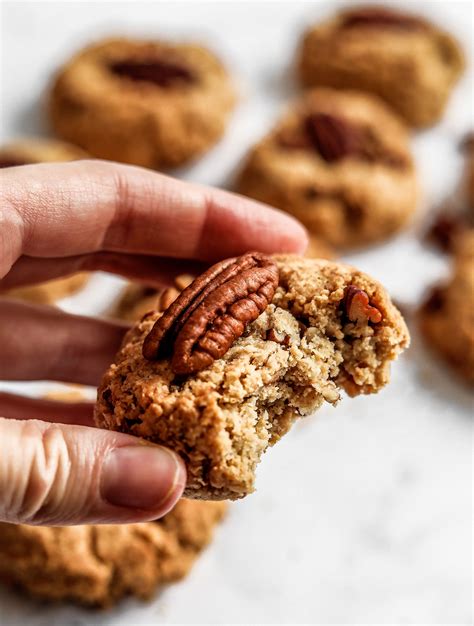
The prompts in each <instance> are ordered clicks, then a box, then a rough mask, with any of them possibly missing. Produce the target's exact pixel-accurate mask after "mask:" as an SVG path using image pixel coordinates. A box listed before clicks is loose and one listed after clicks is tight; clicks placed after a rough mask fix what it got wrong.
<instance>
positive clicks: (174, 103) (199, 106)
mask: <svg viewBox="0 0 474 626" xmlns="http://www.w3.org/2000/svg"><path fill="white" fill-rule="evenodd" d="M234 103H235V93H234V88H233V85H232V82H231V80H230V78H229V75H228V74H227V71H226V69H225V68H224V66H223V65H222V63H221V62H220V61H219V59H218V58H217V57H216V56H215V55H214V54H212V53H211V52H210V51H209V50H207V49H206V48H204V47H202V46H198V45H194V44H187V43H183V44H171V43H166V42H163V41H139V40H131V39H106V40H104V41H101V42H98V43H96V44H93V45H91V46H89V47H87V48H85V49H84V50H82V51H80V52H79V53H78V54H76V55H75V56H74V57H73V58H72V59H71V60H70V61H69V62H68V63H67V64H66V65H65V66H64V67H63V68H62V69H61V70H60V72H59V74H58V76H57V78H56V81H55V83H54V86H53V89H52V92H51V95H50V117H51V122H52V125H53V127H54V130H55V131H56V132H57V134H58V135H59V136H61V137H63V138H64V139H67V140H68V141H72V142H74V143H75V144H77V145H78V146H81V147H83V148H85V149H86V150H87V151H88V152H90V154H92V155H94V156H97V157H100V158H102V159H109V160H113V161H121V162H124V163H132V164H135V165H142V166H144V167H150V168H156V169H159V168H163V167H176V166H178V165H181V164H183V163H185V162H186V161H189V160H190V159H193V158H195V157H197V156H199V155H200V154H202V153H203V152H205V151H206V150H208V149H209V148H210V147H211V146H212V145H213V144H214V143H216V141H217V140H218V139H220V137H221V136H222V135H223V134H224V131H225V128H226V125H227V121H228V118H229V115H230V113H231V111H232V109H233V106H234Z"/></svg>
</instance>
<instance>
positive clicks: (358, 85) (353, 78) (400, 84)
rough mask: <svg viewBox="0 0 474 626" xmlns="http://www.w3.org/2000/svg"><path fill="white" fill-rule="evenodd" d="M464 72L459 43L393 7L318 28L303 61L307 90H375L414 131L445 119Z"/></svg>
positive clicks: (345, 14) (348, 13)
mask: <svg viewBox="0 0 474 626" xmlns="http://www.w3.org/2000/svg"><path fill="white" fill-rule="evenodd" d="M463 69H464V57H463V53H462V50H461V48H460V46H459V44H458V43H457V42H456V40H455V39H454V38H453V37H452V36H451V35H449V34H448V33H446V32H444V31H442V30H441V29H439V28H437V27H436V26H434V25H433V24H431V23H429V22H428V21H426V20H425V19H422V18H420V17H417V16H414V15H411V14H406V13H403V12H399V11H396V10H393V9H391V8H388V7H379V6H372V7H370V6H369V7H366V6H362V7H355V8H349V9H347V10H344V11H342V12H340V13H339V14H337V15H336V16H335V17H333V18H331V19H330V20H327V21H325V22H322V23H321V24H317V25H316V26H314V27H313V28H311V29H310V30H309V31H308V32H307V33H306V34H305V36H304V39H303V42H302V45H301V49H300V52H299V59H298V71H299V76H300V79H301V81H302V83H303V84H304V85H307V86H316V85H328V86H331V87H341V88H348V87H349V88H355V89H363V90H365V91H370V92H372V93H375V94H377V95H379V96H380V97H382V98H383V99H384V100H386V101H387V102H388V103H390V104H391V105H392V106H393V107H394V109H395V110H396V111H398V113H399V114H400V115H401V116H403V117H404V118H405V120H406V121H407V122H408V123H409V124H410V125H412V126H429V125H431V124H434V123H435V122H436V121H437V120H438V119H439V118H440V117H441V115H442V114H443V111H444V108H445V106H446V102H447V100H448V97H449V94H450V92H451V90H452V88H453V86H454V84H455V83H456V81H457V80H458V78H459V76H460V75H461V73H462V71H463Z"/></svg>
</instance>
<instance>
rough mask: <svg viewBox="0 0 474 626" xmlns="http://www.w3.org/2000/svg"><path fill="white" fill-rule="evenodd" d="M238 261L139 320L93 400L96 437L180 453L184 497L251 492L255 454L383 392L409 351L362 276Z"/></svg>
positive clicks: (291, 262) (313, 266) (397, 323)
mask: <svg viewBox="0 0 474 626" xmlns="http://www.w3.org/2000/svg"><path fill="white" fill-rule="evenodd" d="M244 256H245V257H246V259H245V262H242V257H241V258H240V259H238V260H235V259H231V260H228V261H227V262H225V263H224V264H223V263H219V264H217V265H216V266H214V267H213V268H211V269H210V270H208V272H207V273H205V275H204V277H203V276H201V277H199V278H198V279H197V281H195V282H194V283H192V284H191V285H190V286H189V287H188V288H187V289H185V290H184V291H182V292H181V294H180V295H179V296H178V298H177V299H176V300H175V301H174V303H173V304H172V305H171V306H170V307H169V309H167V311H165V312H164V313H163V312H158V311H156V312H153V313H148V314H147V315H145V316H144V318H143V319H142V320H141V322H139V323H138V324H136V325H135V327H134V328H132V329H131V330H130V331H129V332H128V334H127V336H126V337H125V339H124V342H123V345H122V348H121V350H120V351H119V352H118V354H117V356H116V359H115V363H113V364H112V365H111V366H110V368H109V369H108V371H107V372H106V374H105V376H104V378H103V380H102V383H101V385H100V388H99V390H98V400H97V406H96V412H95V421H96V424H97V426H99V427H102V428H108V429H112V430H117V431H122V432H127V433H131V434H134V435H137V436H140V437H144V438H147V439H149V440H151V441H154V442H156V443H161V444H163V445H166V446H168V447H170V448H171V449H173V450H175V451H176V452H177V453H179V454H180V455H181V457H182V458H183V459H184V461H185V463H186V466H187V473H188V481H187V485H186V489H185V495H186V496H187V497H189V498H201V499H209V500H222V499H237V498H241V497H244V496H245V495H247V494H249V493H251V492H252V491H253V490H254V482H255V471H256V467H257V464H258V463H259V461H260V459H261V456H262V454H263V453H264V452H265V451H266V450H267V448H268V447H269V446H271V445H273V444H274V443H276V442H277V441H278V440H279V439H280V438H281V437H282V436H283V435H284V434H285V433H286V432H287V431H288V430H289V429H290V427H291V425H292V424H293V423H294V421H295V420H297V419H299V418H302V417H304V416H306V415H310V414H311V413H313V412H314V411H315V410H316V409H317V408H319V407H320V406H321V405H322V404H323V403H324V402H329V403H331V404H336V403H337V402H338V400H339V398H340V395H341V392H342V391H346V393H348V394H349V395H350V396H356V395H358V394H370V393H376V392H377V391H379V390H380V389H381V388H382V387H383V386H384V385H385V384H386V383H387V382H388V380H389V369H390V363H391V361H392V360H393V359H395V358H396V357H397V356H398V355H399V354H400V353H401V352H402V351H403V349H404V348H406V347H407V345H408V343H409V336H408V332H407V329H406V326H405V323H404V321H403V319H402V317H401V315H400V313H399V312H398V310H397V309H396V308H395V307H394V305H393V304H392V303H391V301H390V299H389V297H388V296H387V294H386V292H385V290H384V289H383V287H382V286H381V285H380V284H378V283H377V282H376V281H374V280H373V279H371V278H370V277H369V276H367V275H366V274H363V273H362V272H359V271H358V270H356V269H354V268H352V267H349V266H346V265H343V264H341V263H335V262H330V261H323V260H314V259H305V258H302V257H297V256H278V257H274V258H268V257H263V255H258V254H250V255H244ZM249 256H250V257H251V259H250V262H249V259H248V257H249ZM273 264H274V267H273V266H272V265H273ZM275 269H276V277H277V280H276V282H275V281H274V277H275V274H274V272H275ZM240 278H241V280H240ZM272 292H273V293H272ZM161 320H163V321H161ZM144 354H145V356H144Z"/></svg>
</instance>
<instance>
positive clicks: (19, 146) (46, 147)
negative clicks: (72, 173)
mask: <svg viewBox="0 0 474 626" xmlns="http://www.w3.org/2000/svg"><path fill="white" fill-rule="evenodd" d="M85 158H87V153H86V152H84V151H83V150H81V149H79V148H76V146H72V145H71V144H68V143H65V142H63V141H55V140H51V139H36V138H29V139H22V140H18V141H15V142H12V143H9V144H6V145H4V146H2V147H0V168H7V167H14V166H18V165H30V164H32V163H49V162H55V161H76V160H79V159H85ZM87 280H88V274H86V273H81V274H75V275H73V276H67V277H65V278H57V279H55V280H50V281H47V282H45V283H40V284H38V285H28V286H26V287H18V288H17V289H9V290H8V291H5V292H2V291H1V281H0V295H5V296H8V297H11V298H17V299H20V300H26V301H28V302H36V303H38V304H52V303H53V302H55V301H56V300H59V299H60V298H65V297H66V296H70V295H72V294H73V293H76V292H77V291H79V289H81V288H82V287H83V286H84V285H85V284H86V282H87Z"/></svg>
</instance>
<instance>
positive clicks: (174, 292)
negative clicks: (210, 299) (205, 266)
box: [112, 274, 194, 322]
mask: <svg viewBox="0 0 474 626" xmlns="http://www.w3.org/2000/svg"><path fill="white" fill-rule="evenodd" d="M193 280H194V276H191V274H179V275H178V276H176V278H175V280H174V286H172V287H167V288H165V289H155V288H154V287H149V286H146V285H140V284H138V283H129V284H128V285H127V286H126V287H125V289H124V291H123V293H122V295H121V296H120V298H119V301H118V302H117V304H116V306H115V308H114V310H113V311H112V315H113V317H118V318H119V319H122V320H126V321H129V322H137V321H138V320H140V319H141V318H142V317H143V316H144V315H145V314H146V313H149V312H150V311H165V310H166V309H167V308H168V307H169V305H170V304H171V303H172V302H173V300H175V298H177V297H178V295H179V293H180V291H182V290H183V289H185V288H186V287H187V286H188V285H189V284H191V283H192V282H193Z"/></svg>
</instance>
